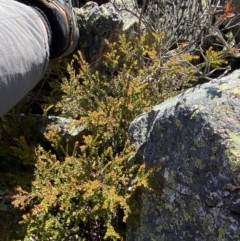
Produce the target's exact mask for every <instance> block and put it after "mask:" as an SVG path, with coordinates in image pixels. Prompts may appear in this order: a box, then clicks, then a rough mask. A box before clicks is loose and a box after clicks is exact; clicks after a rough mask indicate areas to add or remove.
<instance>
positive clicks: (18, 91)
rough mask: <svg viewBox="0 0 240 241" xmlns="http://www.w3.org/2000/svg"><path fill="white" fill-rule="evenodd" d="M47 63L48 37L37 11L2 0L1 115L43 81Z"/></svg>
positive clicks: (17, 3) (0, 29) (0, 34)
mask: <svg viewBox="0 0 240 241" xmlns="http://www.w3.org/2000/svg"><path fill="white" fill-rule="evenodd" d="M48 62H49V46H48V36H47V32H46V28H45V26H44V24H43V22H42V21H41V19H40V17H39V15H38V14H37V12H36V11H35V10H33V9H32V8H31V7H29V6H26V5H24V4H21V3H19V2H16V1H13V0H7V1H6V0H0V117H1V116H3V115H4V114H6V112H7V111H9V110H10V109H11V108H12V107H13V106H14V105H15V104H17V102H18V101H20V100H21V99H22V98H23V97H24V96H25V95H26V94H27V93H28V92H29V91H30V90H31V89H32V88H33V87H34V86H35V85H36V84H37V83H38V82H39V81H40V80H41V78H42V77H43V75H44V74H45V72H46V69H47V66H48Z"/></svg>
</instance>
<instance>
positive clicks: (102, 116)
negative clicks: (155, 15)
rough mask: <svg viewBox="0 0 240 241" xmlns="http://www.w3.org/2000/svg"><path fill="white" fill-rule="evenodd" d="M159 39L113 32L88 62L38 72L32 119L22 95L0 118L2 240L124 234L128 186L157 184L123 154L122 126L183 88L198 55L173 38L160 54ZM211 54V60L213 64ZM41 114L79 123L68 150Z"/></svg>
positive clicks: (133, 215)
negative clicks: (42, 92) (43, 91)
mask: <svg viewBox="0 0 240 241" xmlns="http://www.w3.org/2000/svg"><path fill="white" fill-rule="evenodd" d="M163 38H164V36H163V34H162V33H154V34H152V35H151V39H152V40H154V41H152V40H151V41H150V42H149V36H148V35H147V34H143V35H142V36H141V37H137V38H136V39H134V40H131V41H129V40H128V39H127V37H126V35H124V34H121V35H118V36H117V37H116V39H115V41H113V42H108V41H106V53H105V56H103V57H102V59H100V60H98V62H96V63H95V64H90V63H87V62H86V61H85V60H84V56H82V54H81V52H80V51H79V52H78V53H77V54H76V55H75V56H74V57H73V60H72V61H71V62H70V63H69V64H67V65H66V66H65V65H64V67H61V68H62V69H60V67H58V71H57V72H55V75H54V78H52V75H51V73H52V72H51V71H50V72H49V73H50V74H49V75H48V77H46V78H48V81H49V85H50V86H51V88H52V91H51V95H48V97H46V96H45V101H44V103H43V104H42V109H43V112H44V114H43V115H42V116H41V117H39V115H34V114H32V113H31V111H29V108H28V109H26V106H29V103H30V102H31V101H32V100H31V98H30V97H29V96H32V95H31V94H30V95H29V96H28V97H26V98H25V99H24V100H23V101H22V102H21V103H19V105H18V106H16V107H15V108H14V109H13V110H11V112H9V113H8V114H7V115H6V116H5V117H4V118H2V119H1V120H0V125H1V129H0V130H1V131H0V137H1V138H0V155H1V172H2V176H1V179H0V181H1V184H2V185H3V186H4V187H6V190H7V191H6V192H5V193H4V195H3V196H2V201H4V202H5V203H7V202H8V203H9V202H11V204H12V205H13V207H15V214H14V215H15V217H14V218H13V219H12V220H14V222H13V221H12V222H11V221H10V220H9V216H8V221H6V220H7V217H6V220H5V221H6V223H5V227H4V226H3V227H2V230H3V231H2V233H4V238H5V239H4V240H25V241H28V240H29V241H30V240H44V241H46V240H103V239H106V240H124V239H125V234H126V225H125V223H126V222H134V223H135V225H138V224H139V212H140V210H141V201H139V200H137V198H138V195H137V193H138V192H139V190H141V188H147V189H150V190H152V191H155V192H161V190H160V186H161V183H160V182H162V180H157V181H156V180H155V181H153V180H152V178H153V173H154V171H155V170H156V168H155V169H152V170H146V168H145V166H144V165H141V164H137V163H134V162H133V158H132V157H133V156H134V148H135V147H134V145H133V144H131V143H130V142H129V140H128V128H129V125H130V123H131V121H133V119H134V118H135V117H136V116H137V115H139V114H141V113H142V112H144V111H149V110H150V109H151V108H152V107H153V106H154V105H155V104H159V103H161V102H162V101H164V100H166V99H167V98H169V97H172V96H174V95H176V94H177V93H179V92H180V91H182V90H184V89H186V88H188V87H190V86H191V85H192V84H193V83H194V81H196V73H197V71H199V69H197V68H196V67H195V66H194V65H193V64H192V62H194V61H197V60H198V57H196V56H191V55H190V54H187V53H186V52H184V51H183V46H181V45H179V46H178V47H177V48H176V49H174V50H173V51H169V52H168V53H167V54H166V53H164V55H163V53H162V52H161V51H160V50H161V49H162V46H161V45H162V40H163ZM211 54H212V55H213V57H212V58H211V56H210V57H209V58H210V59H211V61H212V62H211V66H214V64H215V65H216V64H222V62H221V61H219V60H216V61H214V57H215V56H216V54H215V53H214V51H213V50H212V49H210V50H209V52H208V56H209V55H211ZM217 61H218V62H217ZM202 67H204V66H201V68H202ZM52 69H53V67H52V68H51V69H50V70H52ZM62 70H64V71H65V77H63V78H62V77H61V76H62V75H63V72H64V71H62ZM60 73H61V74H60ZM50 77H51V78H50ZM23 111H25V114H24V115H23V114H20V113H22V112H23ZM50 113H51V115H57V116H62V117H65V118H69V117H71V118H74V119H75V121H73V123H72V124H71V125H72V126H74V125H79V124H83V125H84V126H85V127H86V129H87V130H88V134H87V135H85V136H84V137H83V139H82V140H79V141H78V142H76V143H75V144H74V146H73V147H71V148H70V146H69V145H70V144H69V142H68V140H65V142H62V138H63V137H62V136H61V134H60V133H59V132H58V129H57V127H56V126H55V127H54V126H52V127H51V128H47V129H45V130H42V128H43V121H44V117H46V116H47V115H49V114H50ZM63 143H64V144H63ZM158 168H159V167H158ZM9 215H10V214H9ZM17 223H18V224H20V226H17ZM14 225H15V226H14ZM9 227H11V229H10V230H9ZM7 229H8V232H7V231H6V230H7Z"/></svg>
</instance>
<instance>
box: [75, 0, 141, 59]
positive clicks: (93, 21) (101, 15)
mask: <svg viewBox="0 0 240 241" xmlns="http://www.w3.org/2000/svg"><path fill="white" fill-rule="evenodd" d="M126 8H127V9H129V10H131V11H134V8H135V4H134V2H133V1H131V0H122V1H114V3H111V2H109V3H106V4H103V5H101V6H98V4H97V3H96V2H87V3H86V4H85V5H84V6H83V7H82V8H76V9H75V10H76V14H77V17H78V23H79V32H80V39H79V46H80V49H81V51H82V53H83V55H84V57H85V58H86V60H87V61H88V62H89V63H92V62H94V61H96V60H99V59H101V58H102V57H103V56H104V47H105V42H104V41H105V39H108V40H113V39H114V37H115V35H116V34H117V33H122V32H127V31H129V30H131V29H133V28H134V27H135V25H136V24H137V21H138V19H137V18H136V17H134V16H133V15H132V14H131V13H130V12H129V11H126Z"/></svg>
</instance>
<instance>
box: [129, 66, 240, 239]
mask: <svg viewBox="0 0 240 241" xmlns="http://www.w3.org/2000/svg"><path fill="white" fill-rule="evenodd" d="M129 132H130V136H131V139H132V141H133V142H135V143H136V148H137V154H136V156H135V158H136V161H137V162H140V163H145V164H146V166H147V168H151V167H154V166H155V165H156V164H158V163H162V164H163V166H162V167H161V168H159V169H158V170H157V171H156V175H158V176H162V177H163V178H164V181H163V182H162V183H161V182H159V183H157V185H159V188H161V189H162V193H161V194H156V193H154V192H153V191H150V190H144V191H143V192H142V194H141V199H142V200H141V202H142V207H141V215H140V226H139V227H138V228H134V227H131V226H130V225H129V227H128V238H127V240H128V241H133V240H134V241H149V240H157V241H176V240H184V241H187V240H189V241H190V240H191V241H192V240H197V241H206V240H211V241H215V240H219V241H226V240H228V241H230V240H235V241H239V240H240V229H239V226H240V175H239V174H240V71H239V70H238V71H235V72H233V73H232V74H231V75H229V76H226V77H223V78H221V79H219V80H217V81H216V82H214V83H207V84H203V85H198V86H196V87H195V88H192V89H189V90H188V91H186V92H184V93H183V94H181V95H178V96H177V97H175V98H173V99H170V100H168V101H166V102H164V103H162V104H160V105H158V106H155V107H154V108H153V110H152V111H150V112H149V113H146V114H143V115H141V116H139V117H138V118H136V119H135V121H134V122H133V123H132V124H131V127H130V130H129Z"/></svg>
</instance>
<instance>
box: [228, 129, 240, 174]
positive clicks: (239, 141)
mask: <svg viewBox="0 0 240 241" xmlns="http://www.w3.org/2000/svg"><path fill="white" fill-rule="evenodd" d="M229 136H230V145H229V148H228V157H229V164H230V167H231V169H232V170H233V171H236V170H237V169H239V168H240V135H238V134H236V133H233V132H232V133H229Z"/></svg>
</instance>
